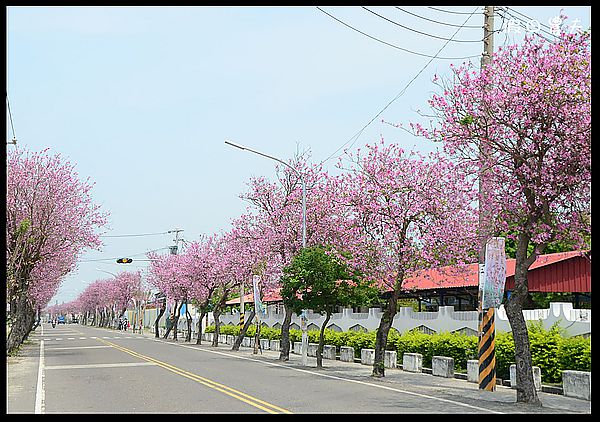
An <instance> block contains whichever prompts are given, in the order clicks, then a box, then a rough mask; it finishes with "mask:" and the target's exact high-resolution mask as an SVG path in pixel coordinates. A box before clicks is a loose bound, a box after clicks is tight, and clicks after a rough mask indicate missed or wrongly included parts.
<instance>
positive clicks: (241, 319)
mask: <svg viewBox="0 0 600 422" xmlns="http://www.w3.org/2000/svg"><path fill="white" fill-rule="evenodd" d="M242 328H244V313H243V312H241V313H240V329H242Z"/></svg>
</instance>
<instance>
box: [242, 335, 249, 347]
mask: <svg viewBox="0 0 600 422" xmlns="http://www.w3.org/2000/svg"><path fill="white" fill-rule="evenodd" d="M242 346H243V347H251V344H250V337H244V338H243V339H242Z"/></svg>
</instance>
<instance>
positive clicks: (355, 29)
mask: <svg viewBox="0 0 600 422" xmlns="http://www.w3.org/2000/svg"><path fill="white" fill-rule="evenodd" d="M316 7H317V9H319V10H320V11H321V12H323V13H324V14H326V15H327V16H329V17H330V18H332V19H334V20H336V21H337V22H339V23H341V24H342V25H344V26H346V27H348V28H350V29H352V30H353V31H356V32H358V33H359V34H362V35H364V36H366V37H368V38H371V39H372V40H375V41H377V42H380V43H382V44H385V45H388V46H390V47H393V48H396V49H398V50H402V51H405V52H407V53H411V54H415V55H417V56H422V57H428V58H437V59H440V60H463V59H472V58H475V57H479V56H478V55H475V56H465V57H436V56H432V55H429V54H424V53H419V52H416V51H412V50H408V49H406V48H403V47H399V46H397V45H395V44H391V43H389V42H387V41H383V40H380V39H379V38H376V37H374V36H372V35H369V34H367V33H366V32H363V31H361V30H360V29H357V28H355V27H353V26H351V25H349V24H347V23H346V22H344V21H342V20H341V19H338V18H336V17H335V16H333V15H332V14H330V13H328V12H326V11H325V10H323V9H321V8H320V7H319V6H316Z"/></svg>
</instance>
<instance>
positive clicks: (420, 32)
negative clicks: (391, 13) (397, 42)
mask: <svg viewBox="0 0 600 422" xmlns="http://www.w3.org/2000/svg"><path fill="white" fill-rule="evenodd" d="M361 7H362V8H363V9H365V10H366V11H367V12H369V13H372V14H374V15H375V16H377V17H379V18H381V19H383V20H386V21H388V22H390V23H393V24H394V25H397V26H399V27H400V28H404V29H407V30H409V31H412V32H416V33H417V34H421V35H425V36H427V37H431V38H437V39H440V40H446V41H450V42H463V43H472V42H475V43H480V42H481V41H482V40H454V39H451V38H446V37H440V36H438V35H432V34H428V33H427V32H422V31H417V30H416V29H413V28H409V27H408V26H404V25H402V24H399V23H398V22H396V21H393V20H391V19H388V18H386V17H385V16H383V15H380V14H379V13H376V12H374V11H372V10H371V9H368V8H366V7H364V6H361Z"/></svg>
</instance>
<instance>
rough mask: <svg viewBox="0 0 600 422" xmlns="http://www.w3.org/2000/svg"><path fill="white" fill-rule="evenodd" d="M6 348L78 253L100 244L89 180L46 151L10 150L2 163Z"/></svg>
mask: <svg viewBox="0 0 600 422" xmlns="http://www.w3.org/2000/svg"><path fill="white" fill-rule="evenodd" d="M6 176H7V177H6V298H7V303H8V305H9V307H10V311H9V315H8V317H9V319H10V328H9V332H8V335H7V339H6V350H7V352H8V353H10V352H12V351H14V350H15V349H16V348H17V347H19V346H20V345H21V344H22V343H23V341H24V340H25V339H26V338H27V336H28V335H29V333H30V332H31V330H32V329H33V327H34V326H35V321H36V315H39V313H40V311H41V310H42V309H43V308H45V306H46V305H47V304H48V302H49V301H50V300H51V299H52V297H53V296H54V295H55V294H56V292H57V291H58V288H59V286H60V283H61V280H62V279H63V277H64V276H65V275H66V274H67V273H68V272H70V271H71V270H72V269H73V268H74V267H75V264H76V262H77V258H78V257H79V255H80V254H81V253H82V251H84V250H85V249H88V248H99V246H100V244H101V243H100V238H99V233H98V230H99V229H101V228H102V227H103V226H104V225H105V224H106V221H107V220H106V218H107V215H106V214H105V213H103V212H101V211H100V207H99V206H98V205H96V204H94V203H93V201H92V198H91V188H92V186H93V183H91V182H90V181H89V179H87V180H80V179H79V177H78V175H77V173H76V172H75V170H74V166H73V165H72V164H71V163H69V162H68V161H65V160H63V158H62V157H61V156H60V155H59V154H55V155H52V154H50V153H49V151H48V150H43V151H40V152H29V151H26V150H24V149H22V148H20V147H15V149H13V150H11V151H9V153H8V154H7V166H6Z"/></svg>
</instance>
